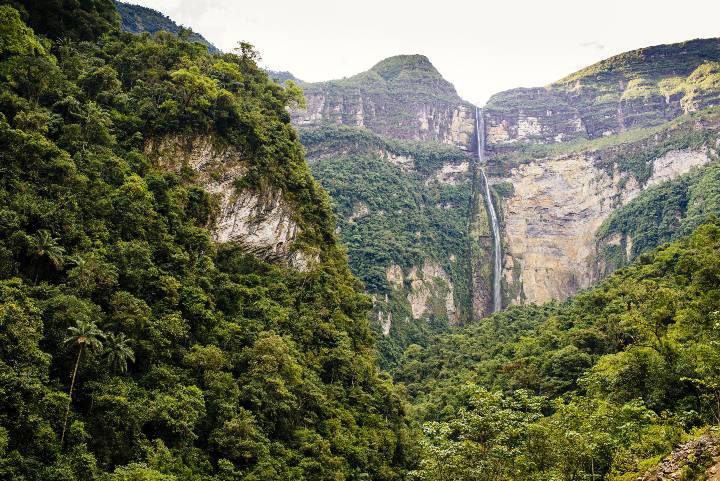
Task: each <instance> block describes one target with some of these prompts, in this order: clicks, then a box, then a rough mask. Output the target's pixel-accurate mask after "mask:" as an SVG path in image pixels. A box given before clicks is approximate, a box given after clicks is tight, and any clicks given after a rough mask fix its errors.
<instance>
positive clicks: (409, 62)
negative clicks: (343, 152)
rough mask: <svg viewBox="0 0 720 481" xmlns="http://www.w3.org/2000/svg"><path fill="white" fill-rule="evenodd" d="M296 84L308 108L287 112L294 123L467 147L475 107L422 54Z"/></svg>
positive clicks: (468, 145) (472, 130) (403, 56)
mask: <svg viewBox="0 0 720 481" xmlns="http://www.w3.org/2000/svg"><path fill="white" fill-rule="evenodd" d="M301 87H302V88H303V91H304V93H305V97H306V99H307V108H306V109H303V110H296V111H293V112H292V119H293V123H295V124H296V125H299V126H307V125H317V124H323V123H325V124H337V125H349V126H355V127H365V128H367V129H369V130H371V131H373V132H375V133H376V134H380V135H383V136H386V137H391V138H396V139H407V140H433V141H436V142H441V143H444V144H450V145H455V146H458V147H460V148H462V149H465V150H470V149H471V148H472V142H473V138H474V126H475V114H474V107H473V106H472V105H470V104H469V103H467V102H465V101H463V100H462V99H461V98H460V97H459V96H458V95H457V92H456V91H455V88H454V87H453V86H452V84H450V83H449V82H448V81H446V80H445V79H443V78H442V76H441V75H440V73H439V72H438V71H437V70H436V69H435V67H433V65H432V64H431V63H430V61H429V60H428V59H427V57H424V56H422V55H399V56H397V57H391V58H388V59H385V60H383V61H382V62H380V63H378V64H377V65H375V66H374V67H372V68H371V69H370V70H369V71H367V72H363V73H360V74H358V75H355V76H353V77H350V78H347V79H342V80H334V81H329V82H321V83H314V84H309V83H304V84H301Z"/></svg>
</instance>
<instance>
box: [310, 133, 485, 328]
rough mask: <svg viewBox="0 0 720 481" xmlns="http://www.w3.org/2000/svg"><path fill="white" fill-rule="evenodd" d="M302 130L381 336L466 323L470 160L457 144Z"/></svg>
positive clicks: (312, 165) (311, 162)
mask: <svg viewBox="0 0 720 481" xmlns="http://www.w3.org/2000/svg"><path fill="white" fill-rule="evenodd" d="M300 130H301V134H302V135H301V140H302V142H303V144H304V145H305V148H306V152H307V159H308V163H309V165H310V168H311V170H312V171H313V174H314V175H315V177H316V178H317V179H318V180H319V181H320V183H321V184H322V186H323V187H324V188H325V189H326V190H327V191H328V192H329V193H330V195H331V197H332V198H333V200H334V204H335V211H336V214H337V216H338V233H339V235H340V237H341V238H342V240H343V242H344V243H345V244H346V245H347V246H348V256H349V260H350V266H351V268H352V269H353V271H354V272H355V273H356V274H357V275H358V276H359V277H360V278H361V279H363V280H364V281H365V285H366V289H367V291H368V292H369V293H371V294H372V296H373V299H374V313H373V317H374V320H375V321H376V322H377V324H378V326H379V328H380V330H381V332H383V333H384V334H386V335H388V334H389V335H391V336H399V335H401V333H402V332H404V331H406V330H407V329H412V328H414V327H413V326H418V325H420V326H426V325H427V324H428V323H429V322H432V323H437V324H438V325H444V326H446V325H448V324H459V323H462V322H464V321H465V320H467V318H468V314H469V308H468V305H469V290H468V276H469V273H468V269H467V267H468V262H467V259H468V256H469V254H468V237H467V219H468V217H469V213H468V209H469V207H470V196H471V192H472V189H471V180H472V172H471V163H472V158H471V157H470V156H468V155H467V154H466V153H464V152H463V151H461V150H459V149H457V148H455V147H451V146H445V145H441V144H437V143H421V142H415V141H397V140H394V139H388V138H386V137H380V136H378V135H375V134H373V133H371V132H369V131H368V130H367V129H361V128H357V127H352V128H351V127H345V126H341V127H336V126H323V127H307V126H305V127H301V129H300Z"/></svg>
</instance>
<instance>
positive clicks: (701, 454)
mask: <svg viewBox="0 0 720 481" xmlns="http://www.w3.org/2000/svg"><path fill="white" fill-rule="evenodd" d="M681 479H705V480H707V481H720V447H719V446H718V440H717V437H716V436H715V435H714V434H713V433H707V434H703V435H701V436H699V437H697V438H695V439H691V440H689V441H686V442H684V443H682V444H681V445H679V446H678V447H676V448H675V449H674V450H673V451H672V452H671V453H670V454H668V455H667V456H665V457H664V458H663V459H662V460H661V461H660V462H659V463H658V464H657V465H656V466H655V467H653V468H652V469H650V470H649V471H648V472H647V473H645V474H644V475H643V476H642V477H639V478H638V481H670V480H681Z"/></svg>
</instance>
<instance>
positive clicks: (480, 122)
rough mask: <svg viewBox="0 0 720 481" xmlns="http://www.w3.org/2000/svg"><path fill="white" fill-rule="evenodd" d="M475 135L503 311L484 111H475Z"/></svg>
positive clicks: (496, 304) (498, 305) (497, 299)
mask: <svg viewBox="0 0 720 481" xmlns="http://www.w3.org/2000/svg"><path fill="white" fill-rule="evenodd" d="M475 133H476V136H477V156H478V165H479V166H480V175H481V176H482V181H483V184H484V185H485V205H487V210H488V212H489V213H490V226H491V227H492V233H493V312H498V311H499V310H501V309H502V296H501V292H500V276H501V275H502V246H501V242H500V224H499V223H498V218H497V213H496V212H495V206H494V205H493V201H492V195H491V194H490V183H489V182H488V179H487V176H486V175H485V168H484V165H485V119H484V118H483V113H482V110H481V109H479V108H477V109H475Z"/></svg>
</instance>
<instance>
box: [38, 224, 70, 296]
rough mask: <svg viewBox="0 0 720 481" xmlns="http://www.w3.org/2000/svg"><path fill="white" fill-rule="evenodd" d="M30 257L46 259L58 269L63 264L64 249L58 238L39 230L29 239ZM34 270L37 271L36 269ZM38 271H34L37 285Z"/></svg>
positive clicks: (46, 231)
mask: <svg viewBox="0 0 720 481" xmlns="http://www.w3.org/2000/svg"><path fill="white" fill-rule="evenodd" d="M30 239H31V240H30V245H31V247H32V255H33V257H35V258H37V259H42V258H46V259H47V260H49V261H50V263H51V264H52V265H53V266H54V267H55V269H60V268H61V267H62V266H63V264H64V263H65V257H64V256H65V248H63V246H61V245H60V244H59V243H58V241H59V240H60V238H58V237H53V236H52V234H51V233H50V231H48V230H45V229H40V230H39V231H37V232H36V233H35V235H33V236H32V237H31V238H30ZM36 269H38V268H37V267H36ZM38 272H39V269H38V270H36V271H35V282H36V283H37V276H38Z"/></svg>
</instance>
